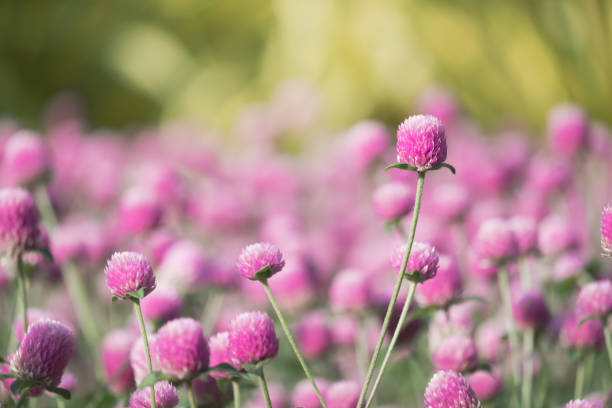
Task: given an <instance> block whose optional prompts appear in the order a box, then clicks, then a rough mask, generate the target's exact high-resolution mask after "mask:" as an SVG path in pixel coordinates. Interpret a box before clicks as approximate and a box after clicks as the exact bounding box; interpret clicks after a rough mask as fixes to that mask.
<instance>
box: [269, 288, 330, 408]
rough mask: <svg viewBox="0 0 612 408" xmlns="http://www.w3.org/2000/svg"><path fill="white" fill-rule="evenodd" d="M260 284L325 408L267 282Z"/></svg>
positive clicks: (324, 405)
mask: <svg viewBox="0 0 612 408" xmlns="http://www.w3.org/2000/svg"><path fill="white" fill-rule="evenodd" d="M261 284H262V285H263V287H264V289H265V290H266V294H267V295H268V299H269V300H270V303H271V304H272V308H273V309H274V312H275V313H276V316H277V317H278V321H279V322H280V324H281V327H282V328H283V331H284V332H285V336H287V340H289V344H290V345H291V348H292V349H293V352H294V353H295V356H296V357H297V359H298V361H299V362H300V365H301V366H302V369H303V370H304V374H306V377H307V378H308V379H309V380H310V383H311V384H312V388H314V390H315V393H316V394H317V398H319V402H321V405H322V406H323V408H327V404H326V403H325V400H324V399H323V396H322V395H321V391H319V387H317V384H316V383H315V380H314V377H313V376H312V374H311V373H310V369H309V368H308V366H307V365H306V361H305V360H304V357H303V356H302V353H301V352H300V349H299V348H298V346H297V344H296V343H295V340H294V339H293V336H292V335H291V332H290V331H289V326H287V322H285V318H284V316H283V313H282V312H281V310H280V307H278V304H277V303H276V299H274V295H272V291H271V290H270V286H268V282H267V281H265V280H264V281H262V282H261Z"/></svg>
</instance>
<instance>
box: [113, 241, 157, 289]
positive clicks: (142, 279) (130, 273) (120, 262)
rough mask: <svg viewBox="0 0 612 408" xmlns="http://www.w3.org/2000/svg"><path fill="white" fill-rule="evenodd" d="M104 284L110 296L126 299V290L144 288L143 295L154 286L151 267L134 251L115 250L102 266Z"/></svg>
mask: <svg viewBox="0 0 612 408" xmlns="http://www.w3.org/2000/svg"><path fill="white" fill-rule="evenodd" d="M104 275H105V276H106V286H107V287H108V289H109V290H110V293H111V295H112V296H114V297H117V298H119V299H126V298H127V297H128V292H134V291H138V290H139V289H144V294H145V296H146V295H148V294H149V293H151V292H152V291H153V290H154V289H155V286H156V282H155V276H154V275H153V268H151V265H150V264H149V262H148V261H147V260H146V259H145V257H144V256H143V255H141V254H139V253H136V252H115V253H114V254H113V256H111V258H110V259H109V260H108V262H107V263H106V267H105V268H104Z"/></svg>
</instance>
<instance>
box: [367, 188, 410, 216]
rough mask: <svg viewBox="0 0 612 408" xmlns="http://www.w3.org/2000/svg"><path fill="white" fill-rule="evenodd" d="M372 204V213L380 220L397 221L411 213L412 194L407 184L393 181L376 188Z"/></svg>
mask: <svg viewBox="0 0 612 408" xmlns="http://www.w3.org/2000/svg"><path fill="white" fill-rule="evenodd" d="M372 202H373V205H374V213H375V214H376V215H377V216H378V217H380V218H381V219H382V220H384V221H392V220H397V219H399V218H401V217H403V216H404V215H406V214H408V213H409V212H410V211H412V207H413V206H414V192H413V191H412V189H411V188H410V187H409V186H408V185H407V184H404V183H401V182H397V181H394V182H390V183H386V184H383V185H382V186H380V187H378V188H377V189H376V191H374V194H373V196H372Z"/></svg>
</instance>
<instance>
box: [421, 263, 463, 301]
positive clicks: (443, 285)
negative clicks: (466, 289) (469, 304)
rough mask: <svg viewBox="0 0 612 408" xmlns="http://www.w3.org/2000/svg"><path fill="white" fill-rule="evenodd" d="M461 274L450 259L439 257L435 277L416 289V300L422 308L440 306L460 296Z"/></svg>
mask: <svg viewBox="0 0 612 408" xmlns="http://www.w3.org/2000/svg"><path fill="white" fill-rule="evenodd" d="M461 289H462V284H461V273H460V272H459V267H458V266H457V264H456V263H455V261H453V260H452V259H451V258H450V257H448V256H445V255H442V256H440V262H439V267H438V272H437V273H436V276H434V277H433V278H431V279H429V280H428V281H425V282H423V283H422V284H420V285H419V286H418V287H417V293H416V295H417V300H418V301H419V304H420V305H422V306H431V305H439V306H442V305H444V304H446V303H448V302H450V301H451V300H453V299H454V298H455V297H457V296H459V295H460V294H461Z"/></svg>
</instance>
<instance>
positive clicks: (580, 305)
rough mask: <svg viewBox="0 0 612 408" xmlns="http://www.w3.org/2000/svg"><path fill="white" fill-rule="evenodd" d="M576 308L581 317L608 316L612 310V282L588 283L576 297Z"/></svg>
mask: <svg viewBox="0 0 612 408" xmlns="http://www.w3.org/2000/svg"><path fill="white" fill-rule="evenodd" d="M576 309H577V311H578V314H579V315H580V316H581V317H586V316H598V317H604V316H606V315H607V314H608V313H610V312H611V311H612V282H610V281H608V280H601V281H596V282H591V283H587V284H586V285H585V286H583V287H582V289H580V292H579V293H578V296H577V297H576Z"/></svg>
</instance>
